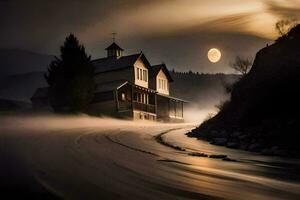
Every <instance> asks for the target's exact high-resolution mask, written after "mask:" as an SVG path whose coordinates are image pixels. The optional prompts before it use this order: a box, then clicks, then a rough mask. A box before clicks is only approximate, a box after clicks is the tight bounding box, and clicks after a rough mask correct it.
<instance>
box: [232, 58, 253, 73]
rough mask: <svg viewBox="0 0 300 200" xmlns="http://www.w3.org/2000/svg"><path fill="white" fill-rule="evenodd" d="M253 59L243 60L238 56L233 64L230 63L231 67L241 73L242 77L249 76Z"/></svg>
mask: <svg viewBox="0 0 300 200" xmlns="http://www.w3.org/2000/svg"><path fill="white" fill-rule="evenodd" d="M252 63H253V61H252V59H251V58H242V57H240V56H237V57H236V58H235V61H234V62H233V63H230V66H231V68H232V69H234V70H235V71H237V72H239V73H241V74H242V75H245V74H247V73H248V72H249V71H250V69H251V67H252Z"/></svg>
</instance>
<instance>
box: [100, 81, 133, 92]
mask: <svg viewBox="0 0 300 200" xmlns="http://www.w3.org/2000/svg"><path fill="white" fill-rule="evenodd" d="M127 83H128V81H126V80H115V81H108V82H104V83H99V84H97V85H96V89H95V93H100V92H109V91H113V90H115V89H119V88H120V87H122V86H123V85H125V84H127Z"/></svg>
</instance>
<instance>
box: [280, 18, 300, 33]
mask: <svg viewBox="0 0 300 200" xmlns="http://www.w3.org/2000/svg"><path fill="white" fill-rule="evenodd" d="M297 22H298V20H297V19H282V20H279V21H278V22H277V23H276V24H275V29H276V31H277V32H278V34H279V36H284V35H286V34H287V33H288V32H289V31H290V30H291V28H293V27H294V26H295V25H296V24H297Z"/></svg>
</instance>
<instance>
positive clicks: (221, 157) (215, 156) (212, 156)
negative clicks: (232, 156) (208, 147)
mask: <svg viewBox="0 0 300 200" xmlns="http://www.w3.org/2000/svg"><path fill="white" fill-rule="evenodd" d="M209 157H210V158H216V159H224V158H227V155H221V154H220V155H214V154H212V155H210V156H209Z"/></svg>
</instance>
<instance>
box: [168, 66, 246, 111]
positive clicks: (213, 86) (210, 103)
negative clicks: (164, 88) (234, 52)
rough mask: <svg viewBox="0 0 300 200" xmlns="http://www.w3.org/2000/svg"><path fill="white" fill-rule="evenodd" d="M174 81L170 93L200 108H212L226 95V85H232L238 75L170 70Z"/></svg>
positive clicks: (225, 97)
mask: <svg viewBox="0 0 300 200" xmlns="http://www.w3.org/2000/svg"><path fill="white" fill-rule="evenodd" d="M170 73H171V76H172V78H173V79H174V82H173V83H171V85H170V87H171V90H170V93H171V95H173V96H176V97H179V98H182V99H185V100H188V101H189V102H190V103H192V104H195V105H197V107H199V108H201V109H207V108H212V107H214V106H216V105H219V104H220V102H222V101H225V100H226V99H227V97H228V94H227V92H226V86H228V85H232V84H233V83H234V82H235V81H237V80H238V79H239V77H240V75H234V74H200V73H194V72H192V71H189V72H175V71H171V72H170Z"/></svg>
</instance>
